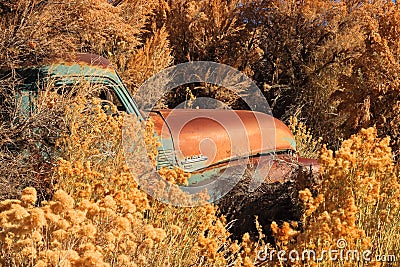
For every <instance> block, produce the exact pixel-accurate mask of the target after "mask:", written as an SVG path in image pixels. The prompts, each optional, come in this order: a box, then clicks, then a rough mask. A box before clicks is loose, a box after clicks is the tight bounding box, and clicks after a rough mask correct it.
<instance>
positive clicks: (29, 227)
mask: <svg viewBox="0 0 400 267" xmlns="http://www.w3.org/2000/svg"><path fill="white" fill-rule="evenodd" d="M114 111H115V110H114ZM135 121H136V123H137V125H136V126H138V127H139V126H140V125H139V124H140V123H139V122H138V120H135ZM65 123H66V125H67V127H68V129H69V132H67V133H65V135H64V136H63V137H62V138H61V139H60V140H59V141H58V147H59V150H60V159H59V162H58V168H57V172H56V173H55V175H54V177H53V178H54V180H55V181H57V184H56V187H57V188H58V190H57V191H56V192H55V194H54V196H53V198H52V200H51V201H48V202H46V201H44V202H42V203H40V205H39V206H38V207H35V206H34V204H35V202H36V190H35V189H34V188H26V189H25V190H24V191H23V194H22V195H21V199H20V200H6V201H3V202H1V203H0V220H1V224H0V225H1V227H0V247H1V254H0V264H1V265H3V266H178V265H180V266H193V265H195V266H198V265H201V266H226V265H227V263H228V261H229V262H230V263H234V264H236V266H242V265H243V266H253V265H252V262H253V261H254V259H255V251H256V247H257V244H253V243H252V242H251V241H250V240H249V239H248V238H247V239H246V238H245V239H244V241H243V243H241V244H240V245H239V244H237V243H234V242H231V241H229V240H228V236H229V233H228V231H227V230H226V229H225V224H226V222H225V220H224V218H221V217H218V216H217V215H216V214H217V207H216V206H214V205H212V204H206V203H204V205H202V206H198V207H175V206H171V205H167V204H165V203H162V202H160V201H158V200H155V199H153V198H151V197H150V196H148V195H147V194H145V193H144V192H142V191H141V190H140V189H139V188H138V185H137V183H136V181H135V177H134V176H133V175H132V173H133V174H134V173H135V172H132V173H131V172H130V170H129V168H128V166H127V164H126V162H125V159H124V154H123V149H122V144H121V138H122V136H121V135H122V126H123V117H122V114H114V115H107V114H105V113H104V111H103V109H102V107H101V105H100V103H99V101H98V100H96V99H91V100H89V101H88V100H87V99H85V98H81V97H77V98H76V99H75V100H74V101H72V104H71V105H69V106H68V107H67V110H66V116H65ZM136 126H135V127H136ZM144 128H145V130H146V133H145V134H144V137H145V139H146V141H147V145H148V149H149V151H150V154H154V153H155V152H156V151H157V150H156V149H155V146H156V145H157V140H156V139H155V138H154V135H153V125H152V124H151V123H149V124H147V126H146V127H144ZM154 158H155V155H150V159H151V160H154ZM151 160H150V162H151ZM130 163H132V162H130ZM135 167H137V168H140V162H138V163H137V165H135ZM131 169H132V168H131ZM161 174H163V175H164V176H165V179H166V180H168V179H170V180H171V177H172V178H173V179H174V180H175V181H176V182H185V179H186V180H187V177H188V175H187V174H185V173H183V172H182V170H180V169H173V170H163V171H161ZM160 186H161V189H162V186H163V185H160ZM164 186H165V184H164ZM173 193H175V194H177V197H180V194H182V195H184V193H183V192H179V188H178V187H176V190H175V191H173Z"/></svg>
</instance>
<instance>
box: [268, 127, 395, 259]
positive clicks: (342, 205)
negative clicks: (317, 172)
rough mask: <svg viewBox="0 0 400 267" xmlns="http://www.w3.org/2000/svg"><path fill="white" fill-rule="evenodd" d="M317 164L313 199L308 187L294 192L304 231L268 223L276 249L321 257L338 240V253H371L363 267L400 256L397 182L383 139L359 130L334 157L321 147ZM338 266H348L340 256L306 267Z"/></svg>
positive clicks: (336, 245) (387, 143)
mask: <svg viewBox="0 0 400 267" xmlns="http://www.w3.org/2000/svg"><path fill="white" fill-rule="evenodd" d="M320 160H321V164H322V169H323V170H322V183H321V185H320V186H319V187H318V192H319V195H318V196H317V197H314V196H313V194H312V193H311V191H310V190H309V189H305V190H303V191H300V193H299V197H300V199H301V200H302V201H303V203H304V207H305V212H304V215H303V224H304V226H303V227H304V229H302V231H301V232H295V231H294V230H293V229H292V228H291V227H290V226H289V224H287V223H284V225H283V227H281V228H280V227H278V226H277V225H276V224H273V227H272V231H273V233H274V234H275V236H276V239H277V244H278V246H279V247H280V248H282V249H296V250H297V251H300V252H301V251H304V250H305V249H313V250H315V251H316V253H317V255H321V253H322V250H325V251H328V250H329V249H331V250H335V249H336V250H338V251H340V246H339V245H343V244H341V243H340V242H344V244H345V248H344V249H343V250H344V251H349V250H358V251H359V252H360V253H362V252H363V251H365V250H371V251H372V256H371V259H372V262H371V263H370V265H369V266H374V265H378V266H379V265H381V264H382V265H385V264H390V263H385V262H378V261H375V260H374V258H373V257H374V256H376V255H379V256H381V255H384V256H389V255H395V256H397V257H398V256H399V255H400V239H399V238H400V223H399V221H400V208H399V206H400V205H399V204H400V183H399V180H398V170H397V169H396V166H395V165H394V162H393V154H392V152H391V149H390V147H389V138H384V139H380V138H378V137H377V132H376V129H375V128H368V129H363V130H361V131H360V133H358V134H357V135H353V136H352V137H351V138H350V139H348V140H346V141H344V142H343V144H342V146H341V148H340V149H339V150H338V151H336V153H335V154H334V153H333V152H332V151H331V150H328V149H326V148H325V147H324V148H323V150H322V154H321V157H320ZM343 240H344V241H343ZM338 255H339V254H338ZM360 258H361V259H360V262H362V261H363V259H362V257H361V256H360ZM339 262H341V263H340V264H343V266H353V265H352V264H354V262H351V261H350V260H346V258H345V257H342V258H341V261H330V260H329V257H328V256H326V257H325V259H324V260H323V261H320V262H316V261H312V260H311V261H308V262H307V264H308V266H337V264H339ZM297 264H300V263H299V262H297ZM364 264H366V262H365V261H364Z"/></svg>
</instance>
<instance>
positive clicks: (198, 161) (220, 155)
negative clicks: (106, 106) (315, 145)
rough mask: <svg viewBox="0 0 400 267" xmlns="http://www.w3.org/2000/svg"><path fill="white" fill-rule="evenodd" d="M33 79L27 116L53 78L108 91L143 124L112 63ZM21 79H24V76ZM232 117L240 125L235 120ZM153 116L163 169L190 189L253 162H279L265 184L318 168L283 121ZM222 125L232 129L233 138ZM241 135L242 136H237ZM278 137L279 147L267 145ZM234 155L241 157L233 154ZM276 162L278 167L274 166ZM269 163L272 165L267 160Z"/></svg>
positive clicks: (175, 113) (243, 114)
mask: <svg viewBox="0 0 400 267" xmlns="http://www.w3.org/2000/svg"><path fill="white" fill-rule="evenodd" d="M34 70H36V73H35V74H34V75H32V74H31V75H30V77H29V79H28V78H26V77H21V78H22V79H24V78H26V79H25V80H24V86H23V90H22V92H21V98H22V100H21V101H22V103H23V106H24V107H25V109H26V110H25V111H24V112H29V109H30V103H31V99H32V98H34V97H35V95H36V93H37V90H38V84H40V82H38V79H41V77H42V78H43V77H51V78H52V79H53V82H54V84H55V86H66V85H69V84H73V83H75V82H76V80H77V79H81V78H82V76H84V79H85V80H86V81H88V82H90V83H91V84H99V85H102V86H103V88H105V89H102V90H103V91H102V92H101V93H100V94H99V97H100V98H101V99H102V100H103V101H111V102H112V103H113V104H114V105H115V106H116V107H117V109H118V110H119V111H123V112H126V113H128V114H134V115H136V116H137V117H138V119H140V120H143V119H146V118H143V114H144V113H143V112H142V111H141V110H139V108H138V106H137V104H136V102H135V100H134V98H133V97H132V96H131V94H130V93H129V91H128V89H127V88H126V86H125V85H124V83H123V81H122V79H121V78H120V76H119V75H118V73H117V71H116V70H115V68H114V67H113V66H112V65H111V63H110V62H109V61H108V60H106V59H105V58H103V57H100V56H97V55H93V54H77V55H75V57H74V58H73V59H68V60H64V61H62V62H61V63H54V64H52V65H51V66H44V67H40V68H37V69H34ZM19 75H21V76H23V75H24V72H23V71H22V72H21V73H20V74H19ZM229 112H231V113H232V112H234V115H235V117H236V118H238V120H239V121H240V123H239V124H240V125H239V124H238V123H237V121H234V120H232V121H231V122H230V121H229V119H226V118H227V117H229ZM148 116H149V117H150V118H151V119H152V120H153V121H154V125H155V131H156V133H155V134H156V135H157V136H158V137H159V139H160V143H161V144H162V145H161V146H160V147H159V148H158V156H157V166H156V168H157V169H161V168H163V167H174V166H178V167H180V168H182V169H183V170H184V171H186V172H189V173H191V176H190V178H189V181H188V183H189V185H188V186H191V185H196V184H201V183H204V182H205V181H207V180H208V179H210V178H211V177H212V176H213V175H216V174H218V173H220V172H222V171H224V170H225V169H226V168H227V166H228V165H229V164H232V162H233V163H234V164H233V165H235V164H236V165H238V164H239V165H240V164H242V163H241V162H242V161H241V159H242V158H244V157H247V158H248V159H249V161H246V164H248V163H249V162H250V163H251V164H253V165H262V164H264V163H265V162H273V163H272V164H269V165H268V166H267V167H268V168H263V166H261V168H258V169H259V170H258V174H259V175H261V176H262V179H263V182H267V183H273V182H277V181H284V180H285V179H286V178H287V176H288V173H290V172H291V171H292V170H293V165H306V166H309V167H310V168H311V167H313V168H318V164H317V162H316V161H315V160H312V159H303V158H299V157H298V156H297V153H296V143H295V140H294V137H293V134H292V133H291V132H290V130H289V129H288V127H287V126H286V125H285V124H284V123H283V122H281V121H279V120H278V119H276V118H273V117H272V116H270V115H268V114H263V113H259V112H253V111H248V110H235V111H230V110H213V109H172V110H171V109H165V110H151V111H149V112H148ZM219 120H222V121H224V122H225V123H228V124H229V123H230V124H231V125H230V128H231V129H232V128H233V130H231V131H230V132H227V130H226V129H225V128H226V127H225V126H226V125H221V124H219V123H218V121H219ZM235 125H239V126H238V127H242V128H243V127H244V131H245V133H246V135H247V138H246V139H247V140H248V141H247V142H241V141H240V140H239V139H238V140H239V141H232V140H234V139H235V136H232V135H235ZM236 132H237V131H236ZM271 134H273V135H274V142H268V141H265V140H262V138H266V137H268V136H271ZM232 150H236V151H238V153H232ZM271 157H272V159H273V160H272V161H271ZM266 159H267V160H266Z"/></svg>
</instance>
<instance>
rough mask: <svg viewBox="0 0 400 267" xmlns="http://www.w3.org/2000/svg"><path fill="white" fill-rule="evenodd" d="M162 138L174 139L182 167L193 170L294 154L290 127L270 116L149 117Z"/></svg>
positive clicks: (184, 113) (165, 113)
mask: <svg viewBox="0 0 400 267" xmlns="http://www.w3.org/2000/svg"><path fill="white" fill-rule="evenodd" d="M150 116H151V117H152V118H153V120H154V121H155V127H156V131H157V133H158V135H159V136H161V138H164V139H165V138H172V139H173V144H174V150H175V153H176V157H177V160H178V162H179V163H182V164H184V163H185V162H192V158H193V161H194V162H196V161H203V162H202V164H200V165H198V167H196V168H194V169H199V168H203V167H207V166H210V165H213V164H218V163H221V162H224V161H228V160H230V159H232V158H238V157H243V156H253V155H257V154H263V153H270V152H273V151H276V150H286V149H291V150H295V149H296V147H295V142H294V138H293V135H292V133H291V132H290V130H289V129H288V127H287V126H286V125H285V124H284V123H282V122H281V121H279V120H278V119H275V118H273V117H272V116H270V115H267V114H264V113H259V112H252V111H246V110H235V111H233V110H212V109H174V110H160V111H159V112H158V113H153V112H152V113H150Z"/></svg>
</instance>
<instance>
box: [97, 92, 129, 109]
mask: <svg viewBox="0 0 400 267" xmlns="http://www.w3.org/2000/svg"><path fill="white" fill-rule="evenodd" d="M99 98H100V99H101V100H102V101H104V103H107V102H109V103H112V104H114V105H115V106H116V107H117V109H118V111H125V112H126V109H125V107H124V105H123V104H122V102H121V100H120V99H119V97H118V95H117V94H116V93H115V91H114V89H113V88H112V87H111V86H104V87H102V88H101V89H100V93H99Z"/></svg>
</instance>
